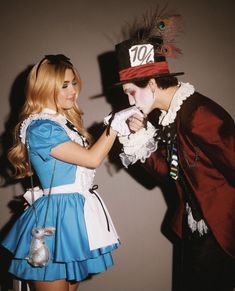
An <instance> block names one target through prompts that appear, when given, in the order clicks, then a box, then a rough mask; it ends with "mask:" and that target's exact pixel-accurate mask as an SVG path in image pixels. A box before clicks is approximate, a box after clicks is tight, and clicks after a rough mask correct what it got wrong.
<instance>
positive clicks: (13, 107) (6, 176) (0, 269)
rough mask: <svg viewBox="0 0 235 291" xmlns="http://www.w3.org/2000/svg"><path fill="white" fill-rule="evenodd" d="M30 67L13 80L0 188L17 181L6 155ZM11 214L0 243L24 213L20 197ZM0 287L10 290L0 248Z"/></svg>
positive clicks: (12, 203)
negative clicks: (13, 176) (12, 174)
mask: <svg viewBox="0 0 235 291" xmlns="http://www.w3.org/2000/svg"><path fill="white" fill-rule="evenodd" d="M31 68H32V66H28V67H27V68H26V69H25V70H24V71H22V72H21V73H20V74H19V75H18V76H17V77H16V79H15V81H14V83H13V85H12V88H11V92H10V96H9V103H10V114H9V116H8V119H7V121H6V123H5V127H4V128H5V129H4V131H3V133H2V135H1V137H0V141H1V145H0V146H1V153H0V164H1V167H0V179H1V185H0V186H1V187H3V188H4V187H6V186H9V185H14V184H16V183H17V182H19V181H16V180H15V179H13V178H12V176H11V173H12V171H13V169H12V166H11V164H10V163H9V161H8V159H7V153H8V150H9V149H10V147H11V146H12V144H13V135H12V134H13V130H14V128H15V126H16V124H17V122H18V116H19V112H20V111H21V109H22V106H23V104H24V101H25V84H26V79H27V76H28V74H29V72H30V70H31ZM20 183H21V184H22V187H23V188H24V189H26V188H28V187H29V180H28V179H24V180H21V181H20ZM7 206H8V207H9V209H10V212H11V218H10V220H9V221H8V222H7V223H6V224H5V225H4V227H3V228H2V229H1V230H0V241H2V240H3V238H4V237H5V235H6V234H7V233H8V231H9V230H10V228H11V227H12V225H13V224H14V222H15V221H16V219H17V218H18V217H19V216H20V214H21V213H22V212H23V211H24V209H23V208H24V206H23V200H22V198H21V197H20V196H14V198H13V200H11V201H10V202H9V203H8V205H7ZM0 258H1V260H0V274H1V276H0V287H1V291H7V290H9V289H12V276H11V275H10V274H9V273H8V271H7V270H8V267H9V263H10V259H11V254H10V253H9V252H8V251H7V250H5V249H4V248H3V247H2V246H0Z"/></svg>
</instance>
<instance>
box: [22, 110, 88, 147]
mask: <svg viewBox="0 0 235 291" xmlns="http://www.w3.org/2000/svg"><path fill="white" fill-rule="evenodd" d="M49 110H50V109H49ZM47 112H48V113H47ZM34 120H51V121H54V122H56V123H57V124H59V125H60V126H61V127H62V128H63V129H64V130H65V131H66V133H67V134H68V136H69V137H70V139H71V140H72V141H75V142H76V143H78V144H80V145H83V142H86V139H85V138H84V137H83V136H81V135H79V134H77V133H76V132H75V131H73V130H71V129H69V128H68V127H67V126H66V123H67V120H66V118H65V117H64V116H63V115H61V114H59V113H56V112H55V111H54V112H53V110H51V112H50V113H49V111H48V110H47V108H46V109H45V110H44V111H43V112H41V113H36V114H31V115H30V116H29V117H28V118H27V119H25V120H24V121H23V122H22V123H21V126H20V138H21V141H22V143H23V144H25V143H26V133H27V129H28V127H29V125H30V124H31V122H32V121H34Z"/></svg>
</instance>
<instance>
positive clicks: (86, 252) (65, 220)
mask: <svg viewBox="0 0 235 291" xmlns="http://www.w3.org/2000/svg"><path fill="white" fill-rule="evenodd" d="M47 199H48V197H47V196H43V197H41V198H39V199H38V200H37V201H35V203H34V205H35V208H36V213H37V217H38V225H37V226H38V227H42V226H43V222H44V218H45V213H46V208H47V201H48V200H47ZM84 203H85V198H84V197H83V196H82V195H80V194H78V193H75V194H60V195H51V196H50V203H49V208H48V214H47V219H46V225H45V226H46V227H47V226H48V227H49V226H53V227H55V228H56V231H55V234H54V235H52V236H45V242H46V245H47V246H48V248H49V251H50V261H49V263H48V265H47V266H45V267H33V266H32V265H30V264H29V263H28V262H27V260H26V259H25V258H26V257H27V255H28V254H29V250H30V244H31V240H32V235H31V231H32V229H33V228H35V227H36V217H35V211H34V209H33V207H30V208H28V209H27V210H25V212H24V213H23V214H22V215H21V216H20V218H19V219H18V220H17V221H16V223H15V224H14V226H13V227H12V229H11V230H10V232H9V233H8V235H7V237H6V238H5V239H4V241H3V242H2V245H3V246H4V247H5V248H6V249H8V250H9V251H10V252H11V253H13V257H14V258H13V260H12V262H11V265H10V268H9V272H10V273H12V274H13V275H15V276H16V277H18V278H21V279H24V280H37V281H54V280H58V279H66V280H75V281H81V280H83V279H85V278H86V277H87V276H88V275H89V274H95V273H100V272H103V271H105V270H107V268H109V267H111V266H112V265H113V260H112V255H111V252H112V251H113V250H115V249H117V248H118V244H114V245H110V246H107V247H104V248H100V249H97V250H93V251H91V250H90V249H89V242H88V237H87V231H86V225H85V220H84Z"/></svg>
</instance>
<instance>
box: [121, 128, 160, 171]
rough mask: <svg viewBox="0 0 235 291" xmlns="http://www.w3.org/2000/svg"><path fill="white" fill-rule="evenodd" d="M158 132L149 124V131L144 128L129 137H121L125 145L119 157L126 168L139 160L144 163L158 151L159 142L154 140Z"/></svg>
mask: <svg viewBox="0 0 235 291" xmlns="http://www.w3.org/2000/svg"><path fill="white" fill-rule="evenodd" d="M156 132H157V130H156V128H155V127H154V126H153V125H152V124H151V123H150V122H147V129H145V128H142V129H140V130H139V131H137V132H135V133H131V134H130V135H128V136H119V141H120V143H121V144H122V145H123V152H122V153H121V154H120V155H119V156H120V158H121V161H122V164H123V165H124V166H125V167H126V168H127V167H128V166H129V165H131V164H134V163H136V162H137V161H138V160H140V161H141V162H142V163H144V162H145V160H146V159H147V158H148V157H149V156H150V155H151V154H152V153H153V152H155V151H156V150H157V146H158V142H157V141H156V140H155V139H154V136H155V135H156Z"/></svg>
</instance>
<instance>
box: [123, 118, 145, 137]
mask: <svg viewBox="0 0 235 291" xmlns="http://www.w3.org/2000/svg"><path fill="white" fill-rule="evenodd" d="M127 124H128V126H129V129H130V132H132V133H134V132H137V131H139V130H140V129H141V128H146V124H147V117H146V116H140V115H139V114H134V115H132V116H131V117H129V118H128V119H127Z"/></svg>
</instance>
